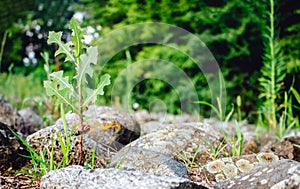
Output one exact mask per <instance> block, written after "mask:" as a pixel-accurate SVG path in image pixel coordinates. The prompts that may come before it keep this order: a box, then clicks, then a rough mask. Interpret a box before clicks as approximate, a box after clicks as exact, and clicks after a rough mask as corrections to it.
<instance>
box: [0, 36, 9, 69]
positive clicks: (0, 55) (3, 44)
mask: <svg viewBox="0 0 300 189" xmlns="http://www.w3.org/2000/svg"><path fill="white" fill-rule="evenodd" d="M7 35H8V30H5V32H4V34H3V39H2V42H1V49H0V72H1V63H2V57H3V52H4V46H5V43H6V38H7Z"/></svg>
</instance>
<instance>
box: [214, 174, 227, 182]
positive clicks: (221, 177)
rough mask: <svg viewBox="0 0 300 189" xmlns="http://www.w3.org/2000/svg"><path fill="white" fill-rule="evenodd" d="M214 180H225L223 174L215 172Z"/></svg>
mask: <svg viewBox="0 0 300 189" xmlns="http://www.w3.org/2000/svg"><path fill="white" fill-rule="evenodd" d="M215 179H216V181H217V182H220V181H223V180H225V176H224V175H223V174H220V173H219V174H217V175H216V177H215Z"/></svg>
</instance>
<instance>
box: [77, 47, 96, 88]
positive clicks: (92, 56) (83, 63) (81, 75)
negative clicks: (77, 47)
mask: <svg viewBox="0 0 300 189" xmlns="http://www.w3.org/2000/svg"><path fill="white" fill-rule="evenodd" d="M97 56H98V49H97V47H89V48H87V54H82V55H80V64H79V66H78V67H77V68H76V73H77V74H76V76H75V78H76V79H77V81H78V83H79V84H82V83H86V84H87V83H88V81H87V79H86V77H85V74H88V75H89V76H90V77H92V76H93V69H92V67H91V64H96V63H97Z"/></svg>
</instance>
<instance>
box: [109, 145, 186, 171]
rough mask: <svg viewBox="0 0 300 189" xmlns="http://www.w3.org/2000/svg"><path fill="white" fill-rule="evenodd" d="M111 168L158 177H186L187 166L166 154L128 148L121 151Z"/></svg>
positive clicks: (113, 160) (115, 157) (113, 159)
mask: <svg viewBox="0 0 300 189" xmlns="http://www.w3.org/2000/svg"><path fill="white" fill-rule="evenodd" d="M110 167H116V168H118V169H125V170H137V171H142V172H145V173H153V174H156V175H169V176H179V177H186V176H187V174H188V172H187V169H186V167H185V165H183V164H181V163H179V162H177V161H175V160H174V159H173V158H171V157H169V156H166V155H164V154H161V153H158V152H155V151H151V150H147V149H143V148H126V149H124V150H123V149H122V150H120V151H119V152H118V153H117V154H116V155H115V156H114V157H113V158H112V160H111V164H110Z"/></svg>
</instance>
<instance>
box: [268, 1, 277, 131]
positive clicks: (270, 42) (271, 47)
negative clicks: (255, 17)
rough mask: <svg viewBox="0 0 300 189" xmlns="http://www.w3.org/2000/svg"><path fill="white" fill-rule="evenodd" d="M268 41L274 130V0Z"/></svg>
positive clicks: (275, 124) (271, 4) (275, 125)
mask: <svg viewBox="0 0 300 189" xmlns="http://www.w3.org/2000/svg"><path fill="white" fill-rule="evenodd" d="M269 19H270V39H269V47H270V55H271V57H270V58H271V60H270V61H271V86H272V88H271V125H272V126H273V128H274V129H276V127H277V120H276V102H275V100H276V94H275V87H276V86H275V84H276V78H275V77H276V76H275V73H276V70H275V64H276V62H275V61H276V57H275V48H274V43H275V41H274V40H275V39H274V37H275V36H274V31H275V28H274V0H270V14H269Z"/></svg>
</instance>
